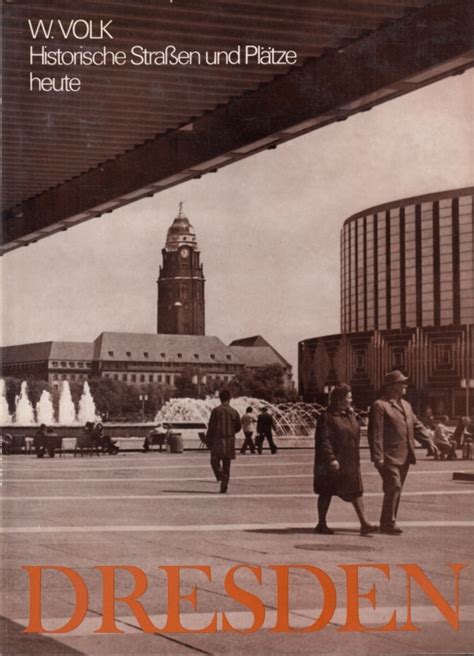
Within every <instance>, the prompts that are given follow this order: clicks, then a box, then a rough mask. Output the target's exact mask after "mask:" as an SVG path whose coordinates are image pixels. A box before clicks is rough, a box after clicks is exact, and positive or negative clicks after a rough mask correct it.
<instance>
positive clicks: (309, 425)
mask: <svg viewBox="0 0 474 656" xmlns="http://www.w3.org/2000/svg"><path fill="white" fill-rule="evenodd" d="M230 404H231V406H232V407H233V408H235V409H236V410H237V412H238V413H239V415H240V416H242V415H243V414H244V413H245V410H246V409H247V407H249V406H250V407H251V408H253V410H254V413H255V416H257V414H258V413H259V412H260V409H261V408H262V406H266V407H267V408H268V409H269V411H270V413H271V415H272V416H273V418H274V420H275V423H276V426H277V429H276V434H277V435H278V436H290V435H292V436H294V435H300V436H312V435H314V429H315V426H316V419H317V417H318V415H319V414H320V412H321V410H322V406H320V405H318V404H317V403H278V404H273V403H269V402H267V401H262V400H261V399H256V398H253V397H248V396H240V397H238V398H235V399H232V400H231V402H230ZM217 405H219V399H218V398H216V397H211V396H208V397H207V398H205V399H188V398H183V399H170V400H169V401H167V403H165V405H164V406H163V407H162V408H161V410H160V411H159V412H158V414H157V415H156V417H155V421H156V422H157V423H158V422H160V423H163V422H169V423H173V422H181V421H182V422H203V423H206V424H207V423H208V421H209V415H210V414H211V410H212V409H213V408H215V407H216V406H217Z"/></svg>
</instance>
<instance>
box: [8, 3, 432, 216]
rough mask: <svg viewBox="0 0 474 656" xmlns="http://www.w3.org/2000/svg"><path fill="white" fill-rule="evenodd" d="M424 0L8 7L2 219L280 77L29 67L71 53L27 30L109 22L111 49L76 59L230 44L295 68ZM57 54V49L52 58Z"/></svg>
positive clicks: (67, 43) (74, 44) (60, 41)
mask: <svg viewBox="0 0 474 656" xmlns="http://www.w3.org/2000/svg"><path fill="white" fill-rule="evenodd" d="M425 4H427V2H426V1H425V0H406V1H402V0H386V1H385V2H377V3H374V2H364V1H362V2H361V1H360V0H359V1H357V2H354V1H351V0H343V1H340V0H336V1H334V0H333V1H328V0H324V1H321V2H318V1H313V2H301V1H300V0H295V1H291V2H290V1H285V0H273V1H271V0H266V1H265V0H264V1H260V2H253V0H248V1H247V2H234V1H233V0H229V1H226V0H218V1H217V2H209V0H202V1H199V0H176V2H174V3H170V2H168V3H167V4H166V3H165V2H159V1H152V2H146V1H145V2H144V1H140V0H138V1H135V2H124V1H116V0H115V1H114V0H99V1H97V2H91V1H89V0H86V1H84V0H82V1H81V2H80V3H77V2H74V3H73V2H58V1H54V0H48V1H47V2H13V3H11V4H7V5H5V7H4V21H5V32H4V35H5V42H4V52H5V63H4V70H3V76H4V77H3V80H4V92H5V93H4V102H5V104H4V128H5V135H4V146H3V148H4V150H3V156H4V167H5V176H4V197H3V203H4V208H8V207H10V206H12V205H15V204H16V203H19V202H21V201H23V200H25V199H27V198H29V197H31V196H34V195H36V194H39V193H41V192H42V191H44V190H45V189H48V188H49V187H52V186H55V185H57V184H60V183H61V182H64V181H65V180H67V179H69V178H72V177H74V176H77V175H79V174H80V173H82V172H83V171H86V170H87V169H89V168H92V167H95V166H97V164H98V163H99V162H104V161H106V160H109V159H112V158H114V157H116V156H117V155H120V154H121V153H124V152H125V151H126V150H129V149H130V148H133V147H134V146H136V145H137V144H140V143H143V142H144V141H146V140H147V139H153V138H154V137H155V136H157V135H159V134H161V133H163V132H165V131H167V130H172V129H175V128H176V127H178V126H180V125H184V124H186V123H188V122H189V121H190V120H192V119H193V118H195V117H198V116H201V115H202V114H203V113H204V112H206V111H209V110H212V109H214V108H215V107H216V106H217V105H220V104H223V103H227V102H228V101H229V100H230V99H232V98H233V97H235V96H241V95H242V94H243V93H245V92H246V91H249V90H252V89H255V88H257V87H258V86H259V85H260V84H261V83H262V82H266V81H268V80H271V79H272V77H274V76H275V74H284V73H285V72H286V70H287V67H282V66H266V67H264V66H258V65H256V64H254V65H247V66H220V67H219V68H213V67H212V66H207V67H202V66H191V67H185V66H163V67H159V68H157V67H145V66H139V67H137V66H132V65H131V64H129V63H127V64H126V65H125V66H123V67H122V66H120V67H115V68H112V67H111V66H107V72H105V71H104V69H103V68H101V67H87V68H86V67H83V68H81V69H79V68H77V67H76V68H75V67H68V68H67V69H65V68H63V69H61V68H60V67H57V66H52V67H47V69H46V68H45V67H43V66H38V65H36V66H30V64H29V46H30V44H34V46H35V48H38V49H39V47H40V46H41V45H45V44H47V45H48V48H49V49H50V50H55V49H56V48H63V49H67V50H76V49H78V47H79V45H80V42H79V41H77V40H74V41H73V40H71V39H68V40H65V39H64V38H63V37H62V35H61V34H60V33H58V30H56V29H55V31H54V36H55V38H54V44H53V43H52V42H51V41H49V42H48V41H47V40H45V39H44V38H43V39H37V40H35V41H33V39H32V38H31V35H30V32H29V28H28V23H27V20H28V19H30V20H31V21H35V19H39V18H42V19H43V20H45V21H48V20H49V19H57V18H60V19H61V20H62V21H63V22H65V21H66V22H67V21H68V20H70V19H77V18H81V19H91V20H93V21H94V24H95V26H97V25H98V24H99V21H100V19H103V20H104V21H105V22H107V21H109V20H111V19H112V20H113V23H112V26H111V27H110V28H109V29H110V31H111V33H112V34H113V36H114V39H113V41H110V40H109V39H108V38H106V39H105V40H104V41H98V42H95V43H94V42H93V41H90V40H85V41H84V42H82V43H83V45H84V48H90V46H91V44H93V47H95V48H96V47H97V44H98V43H100V46H102V45H107V47H109V48H111V49H114V50H127V49H129V48H130V47H131V46H133V45H134V44H140V45H142V46H144V47H145V48H148V49H149V50H153V51H156V50H160V49H162V48H164V47H165V46H166V45H167V44H173V45H176V46H177V47H178V48H179V49H182V50H199V51H201V52H202V51H204V50H214V49H217V50H230V49H232V48H235V46H236V44H243V45H245V44H262V45H265V46H273V47H274V48H277V49H296V50H297V52H298V55H299V62H300V63H303V60H304V58H306V57H319V56H320V55H321V54H322V53H323V52H325V51H326V50H327V49H328V48H336V49H337V48H340V47H341V46H344V45H346V44H347V43H349V42H350V41H351V40H353V39H357V38H358V37H360V36H361V35H362V34H363V33H364V32H366V31H367V30H373V29H375V28H377V27H378V26H380V25H381V24H383V23H384V22H385V21H391V20H396V19H397V18H399V17H401V16H402V15H403V14H404V12H405V11H407V10H410V9H413V8H418V7H421V6H422V5H425ZM53 45H54V47H53ZM30 71H32V72H33V73H34V74H35V75H39V76H45V75H48V76H52V75H55V76H58V75H59V73H61V75H64V74H65V73H66V74H69V75H70V76H74V75H77V76H79V77H80V78H81V80H82V89H81V91H80V92H78V93H74V92H69V93H54V92H49V93H46V92H43V93H38V92H33V93H32V92H30V91H29V75H30Z"/></svg>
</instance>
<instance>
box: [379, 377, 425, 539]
mask: <svg viewBox="0 0 474 656" xmlns="http://www.w3.org/2000/svg"><path fill="white" fill-rule="evenodd" d="M407 381H408V378H407V377H406V376H404V375H403V374H402V372H401V371H398V370H395V371H391V372H390V373H388V374H386V376H385V380H384V388H383V390H384V391H383V396H382V397H381V398H380V399H378V400H377V401H375V403H374V404H373V405H372V407H371V409H370V416H369V431H368V436H369V446H370V453H371V459H372V462H373V463H374V466H375V468H376V469H377V470H378V472H379V474H380V476H381V477H382V481H383V491H384V498H383V504H382V513H381V516H380V528H379V531H380V532H381V533H386V534H388V535H400V534H401V533H402V530H401V529H400V528H399V527H398V526H397V525H396V519H397V512H398V506H399V504H400V497H401V494H402V489H403V484H404V482H405V479H406V476H407V473H408V469H409V467H410V465H414V464H415V463H416V457H415V439H416V440H417V441H418V442H420V443H421V444H422V445H423V446H425V447H427V448H428V449H429V450H430V452H431V453H433V454H435V453H436V452H437V449H436V447H435V446H434V444H433V441H432V437H431V435H430V433H429V431H428V430H427V429H426V427H425V426H424V425H423V424H422V423H421V422H420V421H418V419H417V418H416V415H415V413H414V412H413V409H412V407H411V405H410V404H409V403H408V401H405V399H404V398H403V397H404V396H405V394H406V390H407Z"/></svg>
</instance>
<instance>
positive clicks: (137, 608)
mask: <svg viewBox="0 0 474 656" xmlns="http://www.w3.org/2000/svg"><path fill="white" fill-rule="evenodd" d="M95 569H98V570H99V572H100V573H101V574H102V581H103V584H102V585H103V588H102V624H101V626H100V628H99V629H97V630H96V631H94V633H124V632H123V631H122V630H121V629H119V628H118V627H117V625H116V624H115V602H116V601H123V602H124V603H126V604H127V605H128V607H129V608H130V609H131V611H132V612H133V614H134V615H135V617H136V618H137V622H138V623H139V625H140V627H141V628H142V629H143V631H145V633H158V629H157V628H156V626H155V625H154V624H153V623H152V621H151V620H150V618H149V617H148V614H147V612H146V611H145V609H144V608H143V605H142V604H141V603H140V602H139V601H137V599H138V598H139V597H141V596H142V595H144V594H145V592H146V589H147V587H148V580H147V577H146V574H145V572H144V571H143V570H141V569H140V568H139V567H135V566H134V565H101V566H99V567H96V568H95ZM116 570H125V571H126V572H129V573H130V574H131V575H132V576H133V578H134V580H135V588H134V590H133V592H131V593H130V594H129V595H127V596H125V597H116V596H115V571H116Z"/></svg>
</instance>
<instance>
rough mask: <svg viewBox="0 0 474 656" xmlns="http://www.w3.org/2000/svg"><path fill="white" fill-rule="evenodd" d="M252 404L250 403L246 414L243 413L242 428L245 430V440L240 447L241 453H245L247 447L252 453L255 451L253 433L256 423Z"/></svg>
mask: <svg viewBox="0 0 474 656" xmlns="http://www.w3.org/2000/svg"><path fill="white" fill-rule="evenodd" d="M252 412H253V410H252V406H250V405H249V407H248V408H247V410H246V411H245V414H244V415H242V420H241V421H242V430H243V432H244V436H245V440H244V441H243V443H242V446H241V447H240V453H242V455H245V453H246V451H247V448H248V449H250V453H255V444H254V443H253V440H252V435H253V426H254V424H255V417H254V416H253V414H252Z"/></svg>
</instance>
